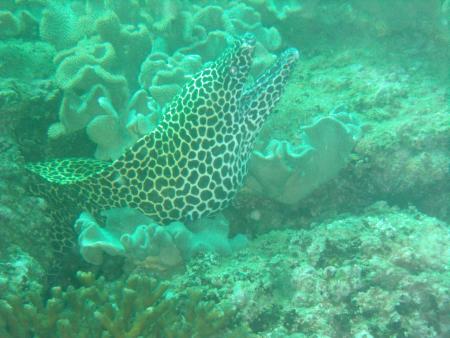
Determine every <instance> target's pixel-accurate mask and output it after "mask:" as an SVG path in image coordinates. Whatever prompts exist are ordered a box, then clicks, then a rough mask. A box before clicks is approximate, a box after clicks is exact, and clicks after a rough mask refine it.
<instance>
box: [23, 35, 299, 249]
mask: <svg viewBox="0 0 450 338" xmlns="http://www.w3.org/2000/svg"><path fill="white" fill-rule="evenodd" d="M254 47H255V39H254V37H253V36H252V35H250V34H246V35H245V36H244V37H243V38H241V39H237V40H236V41H235V42H234V45H233V46H232V47H231V48H230V49H229V50H227V51H226V52H225V53H224V55H223V56H222V57H221V58H220V59H219V60H217V61H216V62H214V63H212V64H210V65H207V66H206V67H205V68H204V69H203V70H202V71H201V72H200V73H198V74H197V75H196V76H194V77H193V78H192V80H191V81H189V83H187V84H186V85H185V86H184V88H183V90H182V91H181V93H180V94H179V95H178V96H177V97H175V98H174V100H173V102H172V103H171V104H170V106H169V109H168V111H167V113H166V114H165V116H164V118H163V121H162V122H161V123H160V125H159V126H158V127H157V128H156V129H155V130H153V131H152V132H151V133H150V134H148V135H145V136H144V137H142V138H141V139H140V140H138V141H137V142H136V144H134V145H133V146H132V147H131V148H130V149H129V150H127V151H126V152H125V153H124V154H123V155H122V156H121V157H120V158H119V159H117V160H116V161H114V162H113V163H105V162H101V161H96V160H88V159H64V160H57V161H52V162H46V163H38V164H30V165H28V169H29V170H31V171H32V172H34V173H36V174H38V175H37V176H39V177H40V179H38V182H37V185H36V186H35V189H34V190H35V191H36V192H37V193H39V194H41V195H44V196H45V197H46V198H47V199H48V200H49V201H50V202H52V204H53V205H54V207H55V208H56V210H54V213H55V216H56V217H58V218H61V217H65V218H66V219H67V218H72V219H71V220H67V221H71V222H72V223H73V221H74V218H75V217H76V216H77V215H78V213H79V212H81V211H83V210H86V211H89V212H91V213H93V214H94V215H99V213H100V211H102V210H106V209H111V208H117V207H130V208H135V209H138V210H140V211H141V212H142V213H144V214H145V215H147V216H149V217H151V218H153V219H154V220H155V221H158V222H160V223H168V222H170V221H173V220H195V219H198V218H199V217H201V216H204V215H208V214H211V213H214V212H216V211H218V210H221V209H223V208H225V207H226V206H227V205H228V203H229V202H230V201H231V200H232V198H233V197H234V195H235V194H236V192H237V190H238V189H239V188H240V186H241V185H242V183H243V179H244V177H245V175H246V173H247V162H248V159H249V157H250V154H251V151H252V148H253V143H254V140H255V138H256V136H257V134H258V132H259V131H260V129H261V127H262V124H263V122H264V120H265V119H266V117H267V116H268V114H269V113H270V112H271V110H272V109H273V107H274V105H275V104H276V102H277V101H278V100H279V97H280V95H281V92H282V89H283V87H284V86H285V84H286V81H287V78H288V75H289V73H290V71H291V69H292V66H293V64H294V63H295V61H296V60H297V59H298V52H297V51H296V50H295V49H288V50H286V51H285V52H284V53H283V54H282V55H280V57H279V58H278V59H277V61H276V62H275V63H274V64H273V65H272V66H271V67H270V69H268V70H267V71H266V72H265V73H263V74H262V75H261V76H260V77H259V78H258V79H257V80H256V81H255V82H254V83H253V85H252V86H250V87H248V88H245V84H246V81H247V76H248V73H249V70H250V66H251V63H252V58H253V52H254ZM70 233H71V230H70V227H68V226H67V227H66V228H65V229H61V227H59V229H52V235H53V236H54V239H55V241H56V242H59V243H60V245H62V246H70V240H69V239H68V238H67V236H69V237H72V240H73V237H74V236H73V235H71V234H70Z"/></svg>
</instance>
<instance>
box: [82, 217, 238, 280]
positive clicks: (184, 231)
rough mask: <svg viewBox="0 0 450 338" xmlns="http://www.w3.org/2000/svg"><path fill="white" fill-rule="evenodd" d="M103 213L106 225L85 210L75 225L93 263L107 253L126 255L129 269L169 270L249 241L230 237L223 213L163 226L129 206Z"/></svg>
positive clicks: (83, 247) (83, 255)
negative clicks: (186, 223)
mask: <svg viewBox="0 0 450 338" xmlns="http://www.w3.org/2000/svg"><path fill="white" fill-rule="evenodd" d="M103 216H104V217H105V218H106V221H105V222H106V224H105V227H101V226H100V225H99V224H98V223H97V222H96V220H95V219H94V218H93V217H92V215H90V214H88V213H82V214H81V215H80V217H79V218H78V220H77V221H76V223H75V225H74V227H75V231H76V232H77V233H78V244H79V249H80V254H81V256H82V257H83V258H84V259H85V260H86V261H87V262H89V263H91V264H96V265H100V264H101V263H102V262H103V254H104V253H105V254H108V255H111V256H122V257H126V259H127V261H126V263H125V264H126V267H125V268H126V269H127V270H129V269H130V268H132V267H134V266H136V265H138V266H145V267H146V268H147V269H149V270H153V271H167V270H171V269H172V270H173V269H175V268H177V267H180V266H181V265H183V264H184V263H185V262H187V261H188V260H189V259H190V258H192V257H193V256H195V255H198V254H200V253H206V252H212V253H216V254H221V255H229V254H231V253H232V252H235V251H236V250H238V249H241V248H243V247H244V246H245V245H246V243H247V239H246V238H245V236H243V235H238V236H235V237H234V238H232V239H228V232H229V231H228V228H229V226H228V222H227V220H226V219H225V218H224V217H223V216H221V215H218V216H215V217H214V218H205V219H201V220H199V221H197V222H194V223H192V224H189V225H188V226H187V225H185V224H183V223H180V222H172V223H170V224H169V225H167V226H161V225H158V224H157V223H155V222H153V221H152V220H151V219H150V218H148V217H147V216H145V215H143V214H141V213H139V212H138V211H136V210H133V209H128V208H122V209H112V210H108V211H106V212H104V215H103Z"/></svg>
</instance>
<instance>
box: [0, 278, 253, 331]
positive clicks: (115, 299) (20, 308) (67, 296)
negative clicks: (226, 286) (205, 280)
mask: <svg viewBox="0 0 450 338" xmlns="http://www.w3.org/2000/svg"><path fill="white" fill-rule="evenodd" d="M78 279H79V283H80V284H81V285H82V286H81V287H78V288H74V287H69V288H68V289H67V290H63V289H62V288H60V287H54V288H52V290H51V296H50V298H49V299H48V300H45V299H44V298H43V297H42V296H41V294H40V292H39V290H30V291H29V292H27V293H26V297H24V298H20V297H18V296H17V295H14V294H12V295H4V294H3V295H2V296H1V297H0V314H1V316H0V335H1V336H2V337H5V338H10V337H11V338H13V337H14V338H25V337H33V336H39V337H49V338H51V337H64V338H70V337H124V338H133V337H193V336H201V337H219V336H220V337H233V336H234V337H236V334H241V333H244V334H245V331H246V330H245V328H239V327H238V328H234V327H229V323H230V319H231V318H232V317H233V315H234V310H233V309H232V307H231V306H230V305H229V304H227V303H226V302H214V301H210V300H205V299H204V297H203V296H202V294H201V293H199V292H198V291H197V290H196V289H195V288H190V289H188V290H185V291H184V292H183V293H180V294H174V292H173V291H171V289H170V288H169V285H168V284H167V283H163V282H158V281H157V280H156V279H154V278H151V277H146V276H142V275H139V274H133V275H131V276H129V277H128V278H126V279H125V280H118V281H116V282H112V283H111V282H106V281H105V280H104V279H103V278H99V279H96V278H95V276H94V275H93V274H92V273H83V272H79V273H78ZM175 304H176V305H175ZM238 332H239V333H238ZM244 336H245V335H244Z"/></svg>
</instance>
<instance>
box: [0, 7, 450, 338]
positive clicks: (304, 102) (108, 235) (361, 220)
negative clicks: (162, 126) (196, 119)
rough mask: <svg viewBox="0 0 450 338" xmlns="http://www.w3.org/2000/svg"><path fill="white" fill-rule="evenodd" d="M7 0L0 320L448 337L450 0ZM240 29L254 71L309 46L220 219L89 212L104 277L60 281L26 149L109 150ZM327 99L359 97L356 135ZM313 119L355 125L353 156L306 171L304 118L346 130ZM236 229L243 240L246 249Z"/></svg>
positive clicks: (196, 331) (337, 103)
mask: <svg viewBox="0 0 450 338" xmlns="http://www.w3.org/2000/svg"><path fill="white" fill-rule="evenodd" d="M0 7H1V10H0V40H1V41H0V336H1V337H5V338H8V337H11V338H12V337H14V338H15V337H24V338H25V337H35V336H36V337H37V336H39V337H50V338H51V337H93V336H102V337H139V336H143V337H147V336H160V337H183V336H185V337H227V336H229V337H256V336H258V337H292V338H294V337H307V336H323V337H384V336H412V337H447V336H450V322H449V319H448V313H449V312H450V305H449V304H450V302H449V299H450V291H449V290H450V285H449V271H448V266H449V261H450V257H449V256H450V253H449V251H448V248H449V245H448V243H449V242H450V238H449V225H448V223H449V222H450V204H449V203H448V201H449V196H450V179H449V177H450V172H449V170H450V166H449V158H450V149H449V146H448V145H449V140H450V114H449V101H448V91H447V87H448V74H449V72H448V59H449V49H448V42H449V41H450V28H449V27H450V25H449V20H450V17H449V14H450V2H449V1H448V0H445V1H439V0H431V1H425V2H424V1H420V0H411V1H408V2H405V1H402V0H394V1H390V2H386V1H383V0H374V1H359V0H349V1H318V0H302V1H290V0H245V1H235V0H233V1H223V0H210V1H204V0H191V1H184V0H167V1H159V0H139V1H138V0H132V1H121V0H108V1H102V0H75V1H53V0H3V1H1V6H0ZM245 31H251V32H253V33H254V34H255V35H256V36H257V39H258V41H259V42H260V43H259V45H258V46H257V58H256V62H254V65H253V68H252V75H253V76H257V74H258V73H259V72H260V70H261V69H262V68H265V67H266V65H267V64H269V63H271V62H272V60H273V54H276V53H277V52H278V51H279V49H281V48H285V47H286V46H294V47H297V48H299V49H301V50H302V55H303V57H302V64H301V66H300V67H298V68H297V69H296V71H295V74H293V78H292V81H291V82H290V84H289V86H288V88H287V93H286V95H285V97H284V98H283V99H282V100H281V102H280V104H279V105H278V108H277V112H276V113H275V114H273V116H272V117H271V118H270V120H269V121H268V123H266V126H265V128H264V129H263V130H262V132H261V134H260V137H259V139H258V141H257V142H258V151H257V152H255V154H254V158H253V160H252V161H253V162H252V164H251V166H250V179H249V180H248V182H247V183H246V186H245V187H244V189H243V190H242V191H241V193H239V194H238V196H237V198H236V199H235V200H234V203H233V206H231V207H230V208H229V209H227V210H225V212H224V214H225V217H226V219H227V220H229V224H228V223H226V224H225V223H223V222H222V223H221V221H220V220H218V221H217V220H212V221H211V220H204V222H205V223H201V222H200V224H198V225H197V227H196V226H195V224H194V225H192V224H181V223H174V224H172V225H171V226H169V227H162V226H160V225H157V224H154V223H152V222H150V221H148V220H147V219H144V220H141V221H136V222H134V221H135V220H136V218H133V217H131V216H130V215H126V214H125V213H123V212H122V214H121V215H122V217H125V219H124V220H123V219H120V217H119V218H117V217H116V220H115V221H114V222H115V224H114V226H112V227H111V226H110V224H109V223H111V222H112V220H111V217H109V219H108V222H109V223H108V224H106V227H103V226H102V225H101V223H102V222H101V220H100V219H99V220H95V219H93V218H92V217H91V216H87V215H84V216H82V217H81V218H80V219H79V223H78V226H79V231H80V244H81V245H80V247H79V248H78V249H80V250H81V252H82V256H83V257H84V258H85V259H86V260H87V261H89V262H91V263H99V262H100V261H101V260H102V259H103V263H102V264H101V265H99V266H96V265H88V264H85V265H84V268H85V270H91V271H95V272H96V273H97V274H99V276H98V277H97V276H94V274H93V273H92V272H79V273H78V275H77V278H76V280H72V281H71V285H70V286H68V287H66V286H64V287H63V286H61V287H58V286H54V285H51V283H49V281H48V279H49V276H48V271H50V270H51V267H52V266H53V265H54V264H55V262H56V260H55V257H54V253H53V251H52V248H51V245H50V238H51V236H50V234H49V233H48V229H51V228H52V221H51V220H50V219H49V217H48V212H49V210H48V205H47V203H46V201H44V200H42V199H38V198H34V197H31V196H29V195H28V193H27V187H28V185H29V182H28V179H27V176H26V175H25V174H24V172H23V170H22V166H23V163H24V158H25V159H26V160H27V161H38V160H42V159H44V158H47V159H48V158H54V157H69V156H77V157H78V156H84V157H93V156H95V157H97V158H99V159H105V160H109V159H114V158H116V157H117V156H119V155H120V154H121V153H122V152H123V150H124V149H125V148H126V147H128V146H129V145H130V144H132V143H133V142H134V141H135V140H136V139H137V138H138V137H139V136H141V135H143V134H146V133H148V132H149V131H151V130H152V129H153V128H154V127H155V125H157V123H158V120H159V118H160V116H161V113H163V112H164V106H165V105H166V104H167V103H168V102H170V100H171V98H172V97H173V95H174V94H175V93H176V92H177V91H178V90H179V89H180V88H181V87H182V86H183V84H184V83H185V82H186V80H187V79H189V78H190V77H191V76H192V75H193V74H194V73H196V72H197V71H198V70H199V69H200V68H201V66H202V64H204V63H206V62H208V61H211V60H213V59H215V58H216V57H217V55H218V54H220V53H221V51H222V50H223V48H224V47H225V45H226V44H227V39H229V37H230V36H231V35H235V34H241V33H243V32H245ZM330 111H331V112H338V113H339V112H350V114H352V113H353V112H357V113H358V115H359V116H360V117H361V120H362V121H364V124H363V125H362V126H361V128H362V130H363V133H362V135H361V137H360V138H358V140H356V142H355V144H354V142H353V141H352V140H350V139H349V138H348V137H349V136H350V134H351V133H352V132H351V131H350V133H349V131H348V130H346V128H347V127H348V125H349V124H348V123H347V122H348V121H346V122H345V123H342V122H343V121H341V120H340V121H336V120H333V119H334V118H330V117H328V116H327V115H324V112H330ZM330 119H331V120H330ZM332 120H333V121H332ZM318 121H319V122H318ZM320 121H325V122H326V121H328V122H330V124H331V127H332V128H331V129H333V130H334V129H336V131H337V132H338V133H339V134H340V135H341V136H342V137H343V139H344V140H346V141H348V142H346V143H345V145H344V146H342V147H343V148H345V150H346V151H345V154H346V155H345V156H343V157H342V158H341V159H344V158H345V161H342V162H341V163H337V162H333V163H331V167H329V166H327V165H324V164H323V163H324V162H321V163H322V165H321V166H320V169H321V171H320V177H318V176H319V171H312V172H311V171H309V172H306V174H308V173H309V174H310V175H306V176H305V177H302V176H300V175H301V174H302V173H303V174H304V173H305V169H303V171H301V170H300V169H301V168H302V166H301V165H303V164H302V163H303V162H304V161H305V160H306V157H305V154H306V153H308V151H309V154H311V150H307V149H306V146H307V143H306V141H307V138H308V137H306V138H305V133H303V134H302V133H301V130H302V129H303V130H304V131H305V132H306V134H308V133H314V132H315V131H316V130H317V131H318V132H319V134H318V135H317V138H319V140H320V141H321V140H334V139H335V138H334V136H335V135H330V134H327V133H325V135H327V136H323V135H324V134H323V133H321V131H322V127H320ZM328 122H327V123H328ZM317 124H319V126H318V127H317ZM49 126H50V128H49ZM314 126H316V127H317V129H315V128H316V127H314ZM305 128H306V129H305ZM299 129H300V130H299ZM47 133H48V135H47ZM321 135H322V136H321ZM306 136H307V135H306ZM322 137H323V139H322ZM317 138H316V139H315V138H314V136H313V137H311V136H309V142H310V146H311V145H312V143H314V142H312V140H314V141H317ZM313 146H314V145H313ZM322 146H323V144H321V143H320V144H317V145H316V146H315V147H318V148H320V147H322ZM335 146H336V145H335V144H333V145H332V148H333V149H336V147H335ZM337 148H339V147H337ZM350 148H352V149H351V150H350ZM339 149H340V148H339ZM328 150H329V149H328ZM324 154H329V153H327V152H323V153H322V155H324ZM335 154H336V153H335ZM328 163H329V162H328ZM338 164H339V165H338ZM255 166H256V168H255ZM258 168H259V169H258ZM303 168H305V167H303ZM338 168H341V170H340V171H339V173H337V170H338ZM332 169H333V170H332ZM327 170H329V171H327ZM324 171H326V173H327V175H328V174H329V178H330V180H329V181H327V182H320V181H321V180H323V179H324V176H322V175H323V173H324ZM302 179H303V181H302ZM305 180H306V183H304V184H303V182H305ZM286 182H289V183H286ZM320 183H323V184H320ZM319 184H320V185H319ZM312 188H314V189H312ZM379 200H386V201H387V202H388V204H389V205H396V206H397V207H388V206H387V205H386V204H385V203H383V202H379V203H376V204H374V205H372V204H373V203H374V202H376V201H379ZM280 202H281V203H280ZM286 202H295V203H294V204H292V203H288V204H286ZM412 206H414V207H412ZM415 208H417V209H418V210H419V211H417V210H416V209H415ZM433 217H436V218H438V219H436V218H433ZM133 222H134V223H133ZM445 222H446V223H445ZM214 224H216V225H217V226H216V227H211V226H212V225H214ZM136 225H141V226H138V227H136ZM111 229H119V230H120V232H119V231H116V232H114V231H112V230H111ZM274 229H275V230H274ZM287 229H289V230H287ZM271 230H273V231H271ZM238 233H245V234H246V235H247V236H248V238H250V239H251V240H250V241H249V243H248V244H247V245H246V246H245V247H244V248H243V249H242V250H239V251H237V250H235V248H234V246H233V240H232V239H230V237H233V236H235V235H236V234H238ZM177 236H179V237H177ZM202 236H203V237H202ZM211 237H213V240H212V239H211ZM214 238H215V239H214ZM237 238H239V237H237ZM121 239H122V240H121ZM183 241H184V242H183ZM89 250H91V251H89ZM108 251H109V252H110V253H111V252H112V253H115V254H118V257H109V255H108V254H107V252H108ZM105 253H106V254H105ZM99 257H102V258H99ZM180 266H181V267H183V268H182V269H177V268H178V267H180ZM168 271H169V272H171V273H170V274H165V272H168ZM67 277H68V278H70V276H67Z"/></svg>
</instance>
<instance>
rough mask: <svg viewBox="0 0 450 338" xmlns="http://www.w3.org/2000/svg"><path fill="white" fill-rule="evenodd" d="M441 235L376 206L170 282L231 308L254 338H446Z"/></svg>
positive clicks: (414, 215) (265, 239)
mask: <svg viewBox="0 0 450 338" xmlns="http://www.w3.org/2000/svg"><path fill="white" fill-rule="evenodd" d="M448 229H449V228H448V224H446V223H443V222H440V221H439V220H437V219H435V218H430V217H427V216H425V215H423V214H421V213H419V212H417V211H416V210H414V209H410V210H409V211H399V210H398V209H395V208H390V207H388V206H387V205H386V204H385V203H383V202H380V203H377V204H375V205H372V206H371V207H369V208H368V209H366V210H365V211H364V213H363V214H362V215H360V216H342V217H340V218H339V217H338V218H335V219H334V220H330V221H326V222H323V223H318V224H312V225H311V226H310V228H309V229H301V230H283V231H272V232H270V233H267V234H265V235H262V236H260V237H258V238H257V239H255V240H253V241H252V242H251V243H250V244H249V246H248V248H246V249H244V250H242V251H240V252H239V253H237V254H235V255H233V256H231V257H230V259H226V260H214V259H211V257H205V258H203V259H199V260H197V261H193V262H191V263H190V264H189V265H188V272H187V276H181V277H180V278H179V280H178V282H179V283H180V285H183V286H184V287H185V285H186V284H185V283H186V280H188V282H187V283H188V284H187V285H189V286H198V285H202V288H203V289H204V290H205V292H208V293H211V294H214V295H216V297H219V298H220V299H227V300H228V301H230V302H232V303H233V304H234V306H236V307H237V308H238V309H239V311H238V316H239V318H240V320H242V321H244V323H246V324H247V325H248V326H249V327H250V328H251V329H252V332H253V333H256V334H258V335H260V336H275V337H297V336H299V335H300V336H313V335H323V336H327V337H350V336H361V335H362V336H365V337H387V336H396V335H397V336H399V335H405V336H408V335H413V336H414V335H416V334H418V336H426V337H433V336H436V337H445V336H447V335H448V334H449V333H450V322H449V320H448V318H447V317H448V316H447V313H448V311H449V310H450V302H449V300H450V283H449V279H448V263H449V259H450V251H449V248H448V243H449V240H450V237H449V236H450V235H449V231H448ZM363 333H365V335H363Z"/></svg>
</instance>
